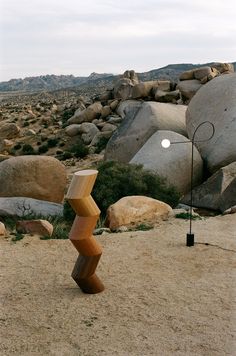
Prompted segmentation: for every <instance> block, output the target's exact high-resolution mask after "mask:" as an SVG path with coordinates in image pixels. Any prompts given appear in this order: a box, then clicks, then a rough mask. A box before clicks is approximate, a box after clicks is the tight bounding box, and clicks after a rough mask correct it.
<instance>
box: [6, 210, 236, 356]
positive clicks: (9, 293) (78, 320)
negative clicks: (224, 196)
mask: <svg viewBox="0 0 236 356" xmlns="http://www.w3.org/2000/svg"><path fill="white" fill-rule="evenodd" d="M187 230H188V222H185V221H183V220H178V219H171V220H169V221H167V222H163V223H161V224H160V225H159V226H157V228H156V229H155V230H150V231H146V232H140V231H135V232H127V233H119V234H110V235H103V236H98V237H97V239H98V240H99V241H100V242H101V244H102V246H103V249H104V252H103V256H102V259H101V261H100V264H99V267H98V270H97V272H98V275H99V276H100V277H101V279H102V280H103V282H104V284H105V286H106V290H105V291H104V292H103V293H100V294H97V295H85V294H82V293H81V292H80V290H79V289H78V287H77V286H76V285H75V283H74V281H73V280H72V279H71V278H70V273H71V271H72V268H73V266H74V262H75V260H76V257H77V255H76V251H75V249H74V248H73V246H72V245H71V243H70V242H69V241H67V240H63V241H62V240H49V241H41V240H39V239H38V238H37V237H35V236H34V237H26V238H24V239H23V240H21V241H19V242H17V243H12V242H11V241H10V240H6V239H1V241H0V254H1V256H0V257H1V259H0V268H1V291H0V303H1V304H0V337H1V343H0V355H1V356H5V355H18V356H19V355H24V356H34V355H44V356H45V355H55V356H74V355H75V356H77V355H83V356H96V355H107V356H113V355H119V356H126V355H127V356H149V355H155V356H159V355H164V356H169V355H170V356H172V355H191V356H192V355H204V356H214V355H219V356H223V355H236V351H235V350H236V342H235V340H236V268H235V267H236V214H234V215H227V216H223V217H212V218H209V219H207V220H202V221H196V222H194V232H195V236H196V241H198V242H208V243H211V244H215V245H219V246H221V247H222V249H221V248H218V247H214V246H210V245H208V246H206V245H203V244H196V245H195V246H194V247H191V248H188V247H186V246H185V235H186V232H187ZM229 250H235V252H232V251H229Z"/></svg>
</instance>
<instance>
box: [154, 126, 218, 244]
mask: <svg viewBox="0 0 236 356" xmlns="http://www.w3.org/2000/svg"><path fill="white" fill-rule="evenodd" d="M206 124H208V125H210V126H211V128H212V134H211V136H210V137H208V138H207V139H204V140H195V136H196V133H197V131H198V129H199V128H200V127H201V126H203V125H206ZM214 134H215V126H214V125H213V123H212V122H210V121H203V122H202V123H200V124H199V125H198V126H197V127H196V129H195V130H194V132H193V136H192V138H191V139H190V141H176V142H175V141H174V142H170V141H169V140H168V139H164V140H162V141H161V145H162V147H164V148H168V147H170V145H174V144H179V143H191V144H192V147H191V148H192V149H191V175H190V213H189V233H187V236H186V246H189V247H190V246H194V234H193V233H192V218H193V151H194V144H195V143H198V142H206V141H209V140H210V139H211V138H212V137H213V136H214Z"/></svg>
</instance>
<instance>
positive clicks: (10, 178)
mask: <svg viewBox="0 0 236 356" xmlns="http://www.w3.org/2000/svg"><path fill="white" fill-rule="evenodd" d="M65 187H66V170H65V167H64V165H62V164H61V162H60V161H58V160H57V159H56V158H53V157H48V156H18V157H13V158H9V159H8V160H6V161H3V162H1V163H0V197H29V198H34V199H39V200H46V201H52V202H55V203H61V202H62V201H63V198H64V191H65Z"/></svg>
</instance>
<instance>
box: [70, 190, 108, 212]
mask: <svg viewBox="0 0 236 356" xmlns="http://www.w3.org/2000/svg"><path fill="white" fill-rule="evenodd" d="M68 201H69V203H70V205H71V207H72V208H73V210H74V211H75V212H76V214H77V215H79V216H84V217H85V216H95V215H99V214H100V212H101V211H100V210H99V208H98V206H97V204H96V203H95V201H94V200H93V198H92V197H91V195H89V196H88V197H85V198H83V199H68Z"/></svg>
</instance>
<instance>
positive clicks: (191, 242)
mask: <svg viewBox="0 0 236 356" xmlns="http://www.w3.org/2000/svg"><path fill="white" fill-rule="evenodd" d="M186 246H188V247H191V246H194V234H187V239H186Z"/></svg>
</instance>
